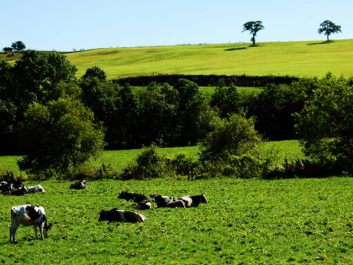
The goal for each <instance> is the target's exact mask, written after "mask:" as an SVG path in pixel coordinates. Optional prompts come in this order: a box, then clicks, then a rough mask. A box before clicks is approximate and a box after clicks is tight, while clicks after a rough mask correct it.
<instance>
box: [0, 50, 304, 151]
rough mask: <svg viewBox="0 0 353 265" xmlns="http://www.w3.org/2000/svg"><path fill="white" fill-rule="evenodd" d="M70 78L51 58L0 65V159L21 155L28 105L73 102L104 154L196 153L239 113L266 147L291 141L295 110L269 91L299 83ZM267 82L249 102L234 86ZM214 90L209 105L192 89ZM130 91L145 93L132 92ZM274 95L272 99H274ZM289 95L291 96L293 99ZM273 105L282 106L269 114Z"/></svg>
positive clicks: (96, 72)
mask: <svg viewBox="0 0 353 265" xmlns="http://www.w3.org/2000/svg"><path fill="white" fill-rule="evenodd" d="M75 74H76V69H75V67H74V66H73V65H70V63H69V62H68V61H67V60H66V59H65V57H64V56H62V55H60V54H58V53H55V52H36V51H26V52H24V54H23V57H22V58H21V59H20V60H18V61H16V63H15V65H14V66H12V65H10V64H8V63H6V62H4V61H3V62H1V63H0V117H1V119H0V143H1V149H0V153H1V154H23V153H25V150H24V148H23V143H22V141H20V137H21V135H20V130H21V126H22V124H23V121H24V118H25V112H26V111H27V110H28V107H29V106H30V105H31V104H32V103H33V102H36V103H40V104H47V103H48V102H50V101H52V100H57V99H58V98H61V97H71V98H75V99H76V100H79V101H80V102H82V103H83V104H84V105H85V106H87V107H89V108H90V109H91V110H92V111H93V113H94V116H95V122H96V123H101V124H103V127H104V130H105V142H106V148H108V149H119V148H139V147H141V146H148V145H150V144H151V143H156V144H157V145H159V146H185V145H195V144H196V143H197V142H198V141H200V139H203V138H204V137H205V136H206V134H207V132H208V131H209V130H210V125H209V124H210V121H211V120H212V119H213V118H214V116H221V117H227V116H229V115H231V114H233V113H240V112H242V113H247V115H248V116H256V117H258V118H257V122H256V126H257V128H258V129H259V130H260V132H261V133H263V134H264V135H265V136H266V137H268V138H269V139H288V138H292V137H294V132H293V124H290V123H289V122H290V121H289V120H288V117H290V115H291V113H290V112H291V111H294V110H298V108H300V106H291V107H290V109H287V108H288V106H287V104H285V103H284V102H283V100H287V101H288V104H294V103H292V102H291V103H289V102H290V100H291V98H290V97H288V95H285V96H284V98H282V99H279V97H280V95H279V94H281V92H278V91H277V89H274V87H277V85H276V84H278V83H285V84H288V85H289V84H291V83H293V82H298V81H296V80H298V79H297V78H293V77H278V76H277V77H275V76H273V77H271V76H269V77H247V76H231V77H227V76H201V75H200V76H183V75H180V76H179V75H174V76H158V78H157V77H154V79H153V78H152V77H141V78H132V79H124V80H120V81H119V82H117V81H113V82H112V81H109V80H107V79H106V74H105V73H104V72H103V71H102V70H100V69H99V68H96V67H93V68H91V69H88V70H87V72H86V74H85V75H84V76H83V77H82V78H80V79H77V78H76V77H75ZM186 77H187V78H186ZM189 79H191V80H189ZM134 80H135V81H134ZM127 81H129V82H127ZM157 81H158V82H157ZM266 82H269V83H271V84H273V85H272V88H268V89H265V90H264V92H263V93H262V94H261V95H259V96H252V97H251V96H242V95H241V94H240V93H239V92H238V90H237V88H236V87H235V86H234V83H236V84H238V85H246V86H249V85H254V86H255V85H256V86H258V85H260V84H261V85H265V83H266ZM216 83H217V84H218V85H217V88H216V89H215V93H214V94H213V95H212V98H211V99H209V98H206V97H205V96H204V95H203V94H202V93H201V92H200V89H199V86H198V85H205V84H207V85H211V84H216ZM136 84H139V85H145V84H147V86H146V88H145V89H136V88H132V86H131V85H136ZM284 87H286V85H285V86H284ZM275 91H277V92H276V93H277V95H275V97H273V96H272V93H275ZM291 91H293V90H291ZM287 94H288V93H287ZM295 94H296V92H294V91H293V96H292V97H294V95H295ZM266 97H267V99H265V98H266ZM275 98H278V100H281V102H282V103H281V104H282V105H286V106H285V107H284V106H274V104H275V103H274V102H276V101H275V100H274V99H275ZM298 104H299V103H298ZM302 104H303V103H302V102H301V103H300V104H299V105H302ZM284 108H286V109H284ZM284 112H285V113H284ZM265 113H267V114H265ZM267 115H269V117H267ZM273 117H275V118H273ZM268 118H270V120H267V119H268ZM266 124H271V126H266Z"/></svg>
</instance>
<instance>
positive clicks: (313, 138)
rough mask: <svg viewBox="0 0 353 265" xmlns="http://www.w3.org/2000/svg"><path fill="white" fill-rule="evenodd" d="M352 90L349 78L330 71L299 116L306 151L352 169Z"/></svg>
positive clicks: (314, 156)
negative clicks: (335, 74) (338, 76)
mask: <svg viewBox="0 0 353 265" xmlns="http://www.w3.org/2000/svg"><path fill="white" fill-rule="evenodd" d="M352 106H353V90H352V86H351V85H350V81H349V80H346V79H344V78H335V77H333V76H332V75H331V74H328V75H327V76H326V77H325V78H323V79H322V80H320V82H319V86H318V87H317V88H316V89H315V90H314V91H313V93H312V95H311V97H309V99H308V100H307V101H306V103H305V106H304V109H303V110H302V111H301V112H300V113H299V114H298V115H297V116H296V118H297V129H298V131H299V133H300V136H301V138H302V142H301V143H302V145H303V146H304V151H305V153H306V154H307V155H309V156H310V157H311V158H312V159H315V160H316V161H318V162H321V163H327V162H334V163H335V164H336V167H337V168H340V169H341V170H343V171H347V172H349V173H351V174H352V173H353V152H352V150H353V111H352Z"/></svg>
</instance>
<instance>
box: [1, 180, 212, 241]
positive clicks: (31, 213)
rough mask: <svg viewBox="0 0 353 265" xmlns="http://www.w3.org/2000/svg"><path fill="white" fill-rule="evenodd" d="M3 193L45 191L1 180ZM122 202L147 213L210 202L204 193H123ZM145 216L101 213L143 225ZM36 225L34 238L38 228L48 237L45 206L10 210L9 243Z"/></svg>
mask: <svg viewBox="0 0 353 265" xmlns="http://www.w3.org/2000/svg"><path fill="white" fill-rule="evenodd" d="M86 187H87V183H86V181H85V180H82V181H79V182H76V183H73V184H71V185H70V188H71V189H85V188H86ZM0 191H1V192H2V193H3V194H4V195H17V196H19V195H24V194H26V193H35V192H45V190H44V188H43V187H42V186H41V185H36V186H29V187H26V186H25V185H23V183H22V182H20V181H16V182H13V183H8V182H6V181H0ZM118 198H119V199H125V200H127V201H132V202H134V203H135V204H136V205H135V207H136V208H137V209H140V210H148V209H151V208H152V202H155V203H156V205H157V207H159V208H160V207H170V208H176V207H181V208H190V207H197V206H198V205H199V204H200V203H207V202H208V201H207V199H206V197H205V195H204V194H201V195H195V196H182V197H170V196H162V195H158V194H152V195H150V198H151V200H150V199H149V198H148V197H147V196H145V195H144V194H139V193H131V192H128V191H123V192H121V193H120V195H119V196H118ZM145 220H146V216H144V215H143V214H140V213H137V212H132V211H125V210H122V209H118V208H113V209H111V210H109V211H106V210H102V211H101V212H100V214H99V221H108V222H131V223H136V222H144V221H145ZM20 225H23V226H33V227H34V230H35V237H36V238H37V230H38V228H39V232H40V238H41V239H44V238H45V237H47V234H48V230H49V229H50V228H51V224H48V222H47V218H46V214H45V210H44V208H43V207H42V206H38V205H31V204H25V205H18V206H13V207H12V208H11V227H10V243H15V242H16V241H15V234H16V230H17V228H18V227H19V226H20Z"/></svg>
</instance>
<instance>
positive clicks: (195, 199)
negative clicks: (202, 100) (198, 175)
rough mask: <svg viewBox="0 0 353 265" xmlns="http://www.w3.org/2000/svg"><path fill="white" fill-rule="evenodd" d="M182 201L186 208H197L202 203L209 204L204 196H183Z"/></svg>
mask: <svg viewBox="0 0 353 265" xmlns="http://www.w3.org/2000/svg"><path fill="white" fill-rule="evenodd" d="M179 199H181V200H182V201H183V202H184V203H185V207H186V208H190V207H197V206H199V204H200V203H208V201H207V199H206V196H205V195H204V194H201V195H193V196H182V197H180V198H179Z"/></svg>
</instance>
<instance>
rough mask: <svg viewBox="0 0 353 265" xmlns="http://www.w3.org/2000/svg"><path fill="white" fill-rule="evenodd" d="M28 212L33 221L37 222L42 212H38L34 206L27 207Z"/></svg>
mask: <svg viewBox="0 0 353 265" xmlns="http://www.w3.org/2000/svg"><path fill="white" fill-rule="evenodd" d="M26 212H27V215H28V216H29V218H30V219H31V220H32V221H34V220H36V219H37V218H39V216H40V212H38V211H36V209H35V206H33V205H29V206H27V207H26Z"/></svg>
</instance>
